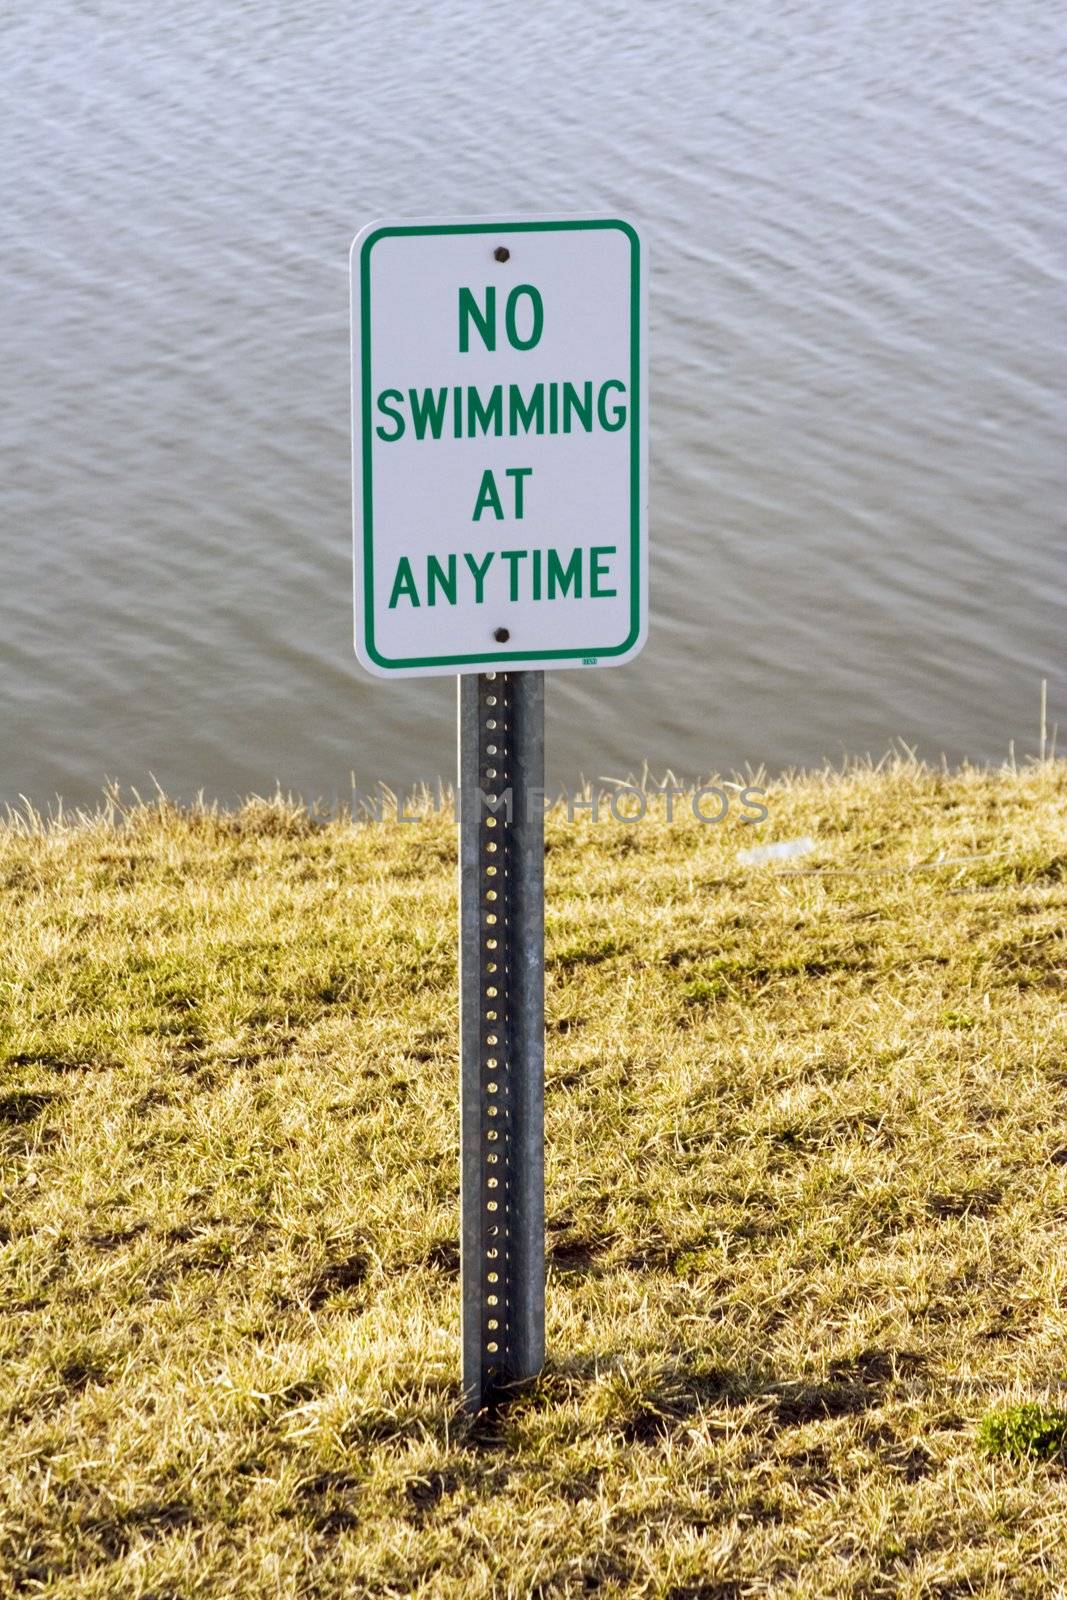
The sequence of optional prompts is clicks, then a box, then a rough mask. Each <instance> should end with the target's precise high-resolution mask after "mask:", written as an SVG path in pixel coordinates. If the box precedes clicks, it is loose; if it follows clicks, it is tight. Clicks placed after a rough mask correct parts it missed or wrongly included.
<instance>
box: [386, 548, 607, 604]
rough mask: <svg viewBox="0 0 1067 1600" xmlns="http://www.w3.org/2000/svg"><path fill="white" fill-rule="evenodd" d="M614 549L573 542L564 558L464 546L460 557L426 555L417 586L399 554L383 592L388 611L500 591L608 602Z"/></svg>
mask: <svg viewBox="0 0 1067 1600" xmlns="http://www.w3.org/2000/svg"><path fill="white" fill-rule="evenodd" d="M615 553H616V547H615V545H613V544H594V545H590V546H589V548H588V549H583V548H582V546H581V545H578V546H576V547H575V548H574V549H573V550H572V551H571V552H570V554H569V556H568V557H567V558H566V559H564V556H563V553H562V552H561V551H559V550H551V549H550V550H487V551H486V553H485V554H484V555H482V556H476V555H474V554H472V552H471V551H469V550H466V551H464V552H463V559H462V561H461V560H460V559H459V557H458V556H456V555H449V556H446V557H445V558H444V560H443V561H442V560H439V559H438V557H437V556H427V557H426V566H425V573H424V574H422V573H420V574H419V577H421V578H422V579H423V581H422V586H421V588H420V585H419V578H417V577H416V574H415V569H414V567H413V566H412V564H411V561H410V560H409V558H408V557H407V556H401V557H400V560H399V561H398V562H397V564H396V570H395V573H394V576H393V583H392V588H391V590H390V593H389V609H390V611H393V610H395V608H396V607H397V606H398V605H400V604H401V602H403V603H405V604H406V605H409V606H412V607H416V606H422V605H424V604H425V605H427V606H436V605H439V604H441V603H444V604H447V605H450V606H454V605H456V604H458V603H459V602H460V600H461V599H462V601H464V602H470V601H473V603H474V604H475V605H476V606H480V605H484V604H485V602H486V599H487V598H489V599H490V600H491V601H492V602H493V603H494V604H496V603H499V601H500V600H502V599H503V598H504V595H505V592H506V595H507V598H508V599H509V600H556V599H568V598H573V599H575V600H581V599H583V598H586V599H589V600H609V599H611V598H613V597H614V595H615V594H616V592H617V591H616V590H615V589H614V588H609V587H608V585H609V583H610V582H611V581H612V574H611V569H610V558H611V557H612V556H614V555H615ZM505 569H506V571H505ZM487 584H488V587H489V595H488V597H487V595H486V586H487ZM504 584H506V590H505V589H504V587H503V585H504Z"/></svg>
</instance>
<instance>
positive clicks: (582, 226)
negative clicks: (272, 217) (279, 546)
mask: <svg viewBox="0 0 1067 1600" xmlns="http://www.w3.org/2000/svg"><path fill="white" fill-rule="evenodd" d="M593 228H617V229H618V230H619V231H620V232H621V233H624V234H625V235H626V237H627V238H628V239H629V241H630V396H631V399H630V632H629V634H628V635H627V637H626V639H625V640H624V641H623V643H622V644H617V645H610V646H608V647H607V648H603V647H601V646H599V645H594V646H586V647H585V648H584V649H581V650H519V651H515V650H499V651H496V652H495V653H494V654H491V655H481V654H478V655H467V656H407V657H404V658H403V659H401V660H392V659H390V658H389V657H387V656H382V655H379V653H378V651H377V648H376V647H375V643H374V549H373V543H374V539H373V506H372V500H373V493H372V485H371V446H372V439H371V373H370V362H371V349H370V328H371V322H370V254H371V251H372V249H373V248H374V246H375V245H376V244H377V243H378V241H379V239H397V238H410V237H412V236H415V235H419V236H424V235H427V234H455V233H573V232H577V231H581V230H588V229H593ZM359 261H360V273H359V282H360V357H361V362H362V373H361V379H362V385H361V394H362V410H363V438H362V441H361V443H362V456H363V496H362V498H363V628H364V645H365V648H366V651H367V654H368V656H369V657H370V658H371V660H372V661H374V662H375V663H376V664H377V665H378V666H379V667H384V668H385V669H386V670H387V671H402V670H404V669H405V668H408V667H462V666H471V665H473V664H475V663H484V664H485V665H486V666H495V665H498V664H502V663H506V662H508V661H560V660H573V659H575V658H579V657H581V656H596V657H597V659H598V660H599V659H600V658H601V657H603V656H621V655H623V654H625V652H626V651H627V650H629V649H630V648H631V646H632V645H633V644H634V642H635V641H636V640H637V638H638V636H639V634H640V631H641V581H640V580H641V403H642V401H643V398H644V397H643V395H642V394H641V392H640V383H641V241H640V239H639V238H638V236H637V233H636V231H635V230H634V229H633V228H632V227H631V226H630V224H629V223H628V222H623V221H621V220H620V219H618V218H614V217H608V218H592V219H590V220H589V221H581V220H577V221H561V222H459V223H428V224H424V225H419V224H415V225H413V226H410V227H400V226H396V227H390V226H386V227H382V228H375V230H374V232H373V233H369V234H368V235H367V237H366V238H365V239H364V241H363V245H362V247H361V249H360V253H359Z"/></svg>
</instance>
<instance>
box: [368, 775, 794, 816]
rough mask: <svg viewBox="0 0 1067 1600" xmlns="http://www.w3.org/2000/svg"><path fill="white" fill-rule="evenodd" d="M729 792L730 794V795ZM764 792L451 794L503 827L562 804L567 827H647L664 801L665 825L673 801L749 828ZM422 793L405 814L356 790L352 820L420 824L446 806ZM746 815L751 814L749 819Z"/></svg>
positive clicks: (764, 812)
mask: <svg viewBox="0 0 1067 1600" xmlns="http://www.w3.org/2000/svg"><path fill="white" fill-rule="evenodd" d="M730 789H732V790H733V791H734V793H732V794H731V793H730V792H729V790H730ZM766 793H767V791H766V789H763V788H760V787H759V786H758V785H756V784H747V785H745V786H744V787H741V786H740V785H738V784H731V785H729V786H728V788H727V787H726V786H721V785H719V784H713V783H709V784H703V785H701V786H700V787H699V788H697V789H687V788H684V787H683V786H681V785H679V784H670V783H665V784H662V785H657V786H656V787H655V788H649V789H644V788H642V789H639V788H638V787H637V786H636V784H620V785H618V787H616V788H614V789H611V790H609V791H607V792H606V793H605V792H603V791H597V790H593V791H589V790H585V791H583V792H582V793H580V794H571V793H570V792H569V791H568V790H567V789H566V788H564V789H561V790H560V791H559V793H558V794H556V795H549V794H547V793H546V791H545V790H544V789H539V788H530V789H526V790H525V791H523V790H520V791H519V792H518V796H517V797H516V794H515V791H514V790H513V789H511V788H507V789H502V790H501V791H500V792H499V793H496V792H493V791H490V792H489V793H487V792H486V791H485V790H484V789H481V788H474V789H470V790H469V789H467V788H464V787H461V788H460V789H458V790H453V791H451V796H452V797H453V798H455V799H458V800H459V801H460V803H461V804H464V805H466V804H470V803H473V804H474V805H475V807H476V808H477V809H478V810H479V811H484V812H486V813H487V814H489V815H491V816H498V815H500V814H501V813H502V814H503V817H504V820H505V821H506V822H512V821H513V820H514V819H515V815H516V812H517V811H518V812H519V813H520V814H522V815H526V816H530V815H535V814H536V813H537V811H538V810H539V809H540V811H541V812H542V814H544V813H547V812H549V811H552V810H554V809H555V808H556V807H557V806H563V805H566V808H567V821H568V822H574V821H576V820H577V818H578V815H579V813H581V814H582V820H583V821H589V822H604V821H606V820H607V819H608V818H609V817H610V818H611V820H612V821H613V822H622V823H636V822H645V821H646V820H648V819H649V803H650V802H651V801H655V800H662V801H663V802H664V806H663V813H662V816H663V820H665V821H667V822H673V821H674V808H675V802H676V801H677V800H682V801H685V802H688V805H689V809H690V810H691V811H692V813H693V816H694V817H695V818H696V820H697V821H698V822H703V823H716V822H725V820H726V818H727V816H728V814H729V812H730V808H731V805H733V803H734V802H736V803H737V805H739V806H740V807H742V808H743V810H742V814H741V815H740V816H739V817H738V821H739V822H742V823H745V824H748V825H749V826H751V825H752V824H754V823H757V822H766V820H767V818H768V816H769V815H770V812H769V810H768V809H767V807H766V806H765V805H764V804H763V801H762V799H760V798H758V797H759V796H762V795H765V794H766ZM423 794H424V796H425V799H426V801H427V802H428V803H429V805H428V809H427V805H426V804H425V803H424V804H422V805H421V807H420V809H419V810H417V811H414V812H413V813H412V814H410V815H409V814H408V810H407V807H408V806H409V805H415V804H417V802H416V801H414V800H408V801H404V800H402V799H400V798H398V797H397V796H396V795H395V794H393V792H392V791H391V790H389V789H388V788H387V786H385V785H381V786H380V787H379V790H378V791H377V792H376V793H369V794H364V793H362V792H361V791H360V790H359V789H356V790H355V791H354V794H353V799H352V811H353V815H362V816H364V817H365V818H366V819H367V820H368V821H374V822H381V821H383V820H384V819H385V817H386V815H387V813H395V820H396V821H397V822H423V821H425V820H426V817H427V816H428V815H436V814H438V813H440V811H441V810H442V808H443V807H444V805H445V803H446V796H445V793H444V790H443V789H442V786H441V784H440V783H438V785H437V787H436V791H434V792H433V793H432V794H431V791H430V789H429V788H424V789H423ZM523 807H525V808H526V809H525V811H523V810H522V808H523ZM750 812H751V815H749V814H748V813H750ZM657 820H658V819H657Z"/></svg>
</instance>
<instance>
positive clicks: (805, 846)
mask: <svg viewBox="0 0 1067 1600" xmlns="http://www.w3.org/2000/svg"><path fill="white" fill-rule="evenodd" d="M814 849H815V840H814V839H809V838H808V837H807V835H805V837H804V838H803V839H783V840H782V841H781V842H780V843H779V844H758V845H756V846H755V847H754V848H753V849H752V850H739V851H738V852H737V859H738V861H739V862H740V864H741V866H743V867H758V866H759V865H760V864H761V863H762V862H764V861H789V860H790V859H791V858H792V857H793V856H807V855H810V854H811V852H812V851H813V850H814Z"/></svg>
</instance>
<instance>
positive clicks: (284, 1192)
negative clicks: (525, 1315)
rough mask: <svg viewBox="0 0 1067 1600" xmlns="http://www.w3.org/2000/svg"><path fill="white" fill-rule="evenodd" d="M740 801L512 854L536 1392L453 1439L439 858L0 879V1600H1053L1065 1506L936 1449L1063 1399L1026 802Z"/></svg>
mask: <svg viewBox="0 0 1067 1600" xmlns="http://www.w3.org/2000/svg"><path fill="white" fill-rule="evenodd" d="M769 803H770V807H771V817H770V821H769V822H768V823H767V824H765V825H763V826H762V827H761V828H759V829H753V828H748V829H745V828H742V827H740V826H739V825H737V824H735V823H733V822H730V823H728V824H724V825H723V826H720V827H705V828H700V827H698V826H697V825H696V824H695V823H693V822H692V820H688V821H687V820H686V818H685V816H684V815H683V816H682V817H681V820H680V821H676V823H675V824H674V825H673V826H670V827H668V826H666V825H664V824H658V825H655V824H649V823H646V824H645V825H643V826H641V827H631V828H626V827H624V826H621V825H619V824H613V823H610V822H609V823H605V824H601V825H600V826H597V827H593V826H591V825H589V824H588V823H586V824H584V825H582V824H578V825H575V826H567V824H566V823H565V822H556V823H553V824H552V825H551V827H550V830H549V832H550V854H549V858H548V869H549V874H548V876H549V904H550V910H549V943H548V952H549V985H548V1016H549V1034H548V1045H549V1048H548V1079H549V1083H548V1110H547V1122H548V1215H549V1228H550V1234H549V1244H550V1261H551V1268H550V1274H549V1284H548V1327H549V1342H550V1352H551V1355H550V1362H549V1367H548V1370H547V1372H546V1374H545V1376H544V1378H543V1381H542V1382H541V1383H540V1385H539V1387H538V1388H537V1389H536V1390H535V1392H534V1393H533V1394H531V1395H530V1396H529V1397H528V1398H527V1399H525V1400H523V1401H522V1402H520V1403H516V1404H515V1406H514V1407H513V1409H512V1410H511V1411H510V1413H509V1414H508V1415H507V1416H506V1418H505V1419H504V1420H502V1421H501V1422H499V1423H497V1424H495V1425H488V1424H486V1423H480V1424H474V1425H472V1424H470V1423H469V1422H467V1421H465V1420H464V1419H463V1418H462V1417H461V1415H460V1414H459V1411H458V1407H457V1401H458V1388H457V1374H456V1361H457V1320H458V1297H457V1281H456V1267H457V1251H456V1242H455V1241H456V1228H457V1219H456V1185H457V1161H456V1144H457V1116H456V1064H455V1055H456V1025H455V998H454V993H455V968H454V961H455V937H454V924H453V917H454V900H453V894H454V869H453V859H454V857H453V850H454V841H453V830H452V828H451V827H450V826H449V825H448V823H447V821H446V820H445V819H444V818H440V819H436V820H433V819H431V820H427V821H424V822H422V823H420V824H419V825H417V826H409V827H399V826H397V825H395V824H394V825H389V826H379V827H362V828H357V827H353V826H345V825H330V826H328V827H325V828H314V827H311V826H310V825H309V824H308V822H307V820H306V819H305V818H303V817H302V816H300V815H298V814H297V813H295V812H291V811H287V810H286V809H285V808H284V807H280V806H279V807H269V806H265V805H262V804H260V805H254V806H250V807H248V808H246V809H245V811H243V812H242V813H239V814H237V815H235V816H228V817H227V816H218V817H216V816H211V815H206V814H201V815H196V814H194V815H181V814H178V813H176V812H174V811H172V810H169V809H167V808H163V809H162V810H160V809H143V810H139V811H135V812H133V813H132V814H130V815H129V816H128V817H127V818H126V820H125V823H124V825H122V826H118V827H116V826H112V825H108V824H106V823H104V822H98V823H95V824H92V825H86V826H79V827H76V828H70V829H53V830H50V831H45V832H43V833H42V832H36V833H31V834H26V833H20V832H19V831H17V830H13V829H9V830H8V831H7V832H6V833H0V885H3V886H4V888H3V893H2V894H0V939H2V949H3V957H2V960H3V967H2V972H0V1060H2V1061H4V1062H5V1063H6V1064H5V1065H4V1066H3V1068H2V1074H3V1083H2V1086H0V1096H2V1098H0V1150H2V1156H3V1166H2V1172H0V1185H2V1192H0V1198H2V1204H3V1209H2V1214H0V1220H2V1229H0V1240H2V1244H0V1304H2V1305H3V1307H4V1309H5V1311H6V1313H7V1314H6V1316H5V1318H4V1321H3V1334H2V1346H0V1348H2V1372H0V1411H2V1413H3V1415H4V1418H5V1421H4V1426H3V1433H2V1441H3V1442H2V1443H0V1485H2V1492H0V1507H2V1510H0V1516H2V1525H0V1595H2V1596H4V1597H7V1596H14V1595H25V1594H43V1595H48V1596H57V1597H58V1596H63V1597H74V1596H77V1597H78V1600H97V1597H103V1596H109V1597H113V1596H142V1597H144V1596H149V1595H150V1596H153V1597H155V1600H164V1597H166V1600H169V1597H174V1596H181V1597H186V1596H193V1595H205V1596H206V1595H211V1596H215V1595H233V1596H241V1597H242V1600H245V1597H247V1600H260V1597H264V1600H265V1597H267V1596H271V1597H274V1596H278V1597H281V1596H294V1597H295V1596H297V1595H300V1596H322V1597H338V1600H340V1597H341V1596H342V1595H344V1596H350V1595H351V1596H357V1595H364V1594H366V1595H370V1594H375V1595H408V1594H415V1593H417V1594H419V1595H422V1596H435V1597H436V1596H441V1597H444V1596H450V1597H452V1596H455V1597H459V1596H462V1597H463V1600H476V1597H478V1596H482V1595H490V1594H499V1595H505V1594H506V1595H515V1596H526V1595H540V1596H545V1597H547V1596H569V1595H579V1594H591V1593H595V1594H597V1595H599V1596H601V1597H604V1600H608V1597H611V1596H617V1595H639V1594H648V1595H658V1596H671V1597H673V1600H684V1597H696V1596H703V1597H705V1600H714V1597H721V1600H727V1597H731V1596H740V1595H742V1594H745V1595H747V1594H752V1595H765V1594H772V1595H774V1596H776V1597H786V1596H791V1597H792V1596H796V1597H799V1596H804V1597H807V1600H825V1597H829V1596H837V1595H842V1596H843V1595H850V1596H876V1595H877V1596H882V1595H887V1596H888V1595H901V1596H920V1595H923V1596H940V1597H949V1596H963V1595H973V1594H979V1595H1020V1596H1021V1595H1026V1596H1039V1595H1040V1596H1045V1595H1049V1594H1053V1593H1056V1592H1057V1589H1056V1584H1057V1582H1060V1583H1064V1582H1067V1555H1065V1547H1067V1471H1065V1470H1064V1469H1063V1468H1061V1467H1058V1466H1056V1465H1055V1464H1045V1465H1015V1464H1011V1463H1005V1462H987V1461H985V1460H983V1459H982V1458H981V1456H980V1455H979V1453H978V1452H977V1450H976V1448H975V1429H976V1425H977V1422H978V1420H979V1418H980V1417H981V1416H982V1414H983V1413H984V1412H986V1411H987V1410H988V1409H989V1408H990V1407H991V1406H993V1405H996V1404H998V1403H1002V1402H1004V1401H1006V1400H1010V1399H1013V1398H1029V1397H1031V1396H1036V1397H1038V1398H1042V1397H1043V1398H1046V1399H1048V1398H1055V1397H1056V1395H1057V1394H1062V1387H1063V1384H1064V1381H1065V1379H1067V1339H1065V1326H1064V1295H1065V1290H1067V1050H1065V1019H1064V1007H1063V1000H1064V988H1063V969H1064V962H1063V957H1064V938H1063V932H1062V930H1063V925H1064V906H1065V902H1067V856H1065V849H1067V845H1065V834H1064V821H1065V815H1067V784H1065V781H1064V770H1063V766H1062V764H1059V765H1058V766H1057V767H1053V766H1051V765H1049V766H1045V767H1044V768H1031V769H1029V770H1027V771H1025V772H1020V773H1019V774H1017V775H1015V774H1012V773H1004V774H1001V775H997V776H982V775H978V774H963V775H961V776H958V777H952V778H947V777H944V776H937V775H931V774H928V773H924V772H922V771H921V770H920V769H918V768H916V767H913V766H908V765H902V766H898V767H897V768H896V769H894V770H892V771H889V772H885V773H883V774H881V775H878V776H875V775H872V774H870V773H863V772H855V773H852V774H850V775H846V776H844V777H836V778H809V779H803V780H799V781H797V782H795V783H793V784H789V785H785V786H783V787H781V788H778V789H776V790H774V791H773V792H772V795H771V798H770V802H769ZM801 833H811V834H813V835H814V836H815V837H816V839H817V841H818V849H817V852H816V854H814V855H812V856H809V857H807V858H805V860H803V861H801V862H796V863H783V864H777V865H773V864H772V865H771V866H769V867H763V868H759V869H748V870H744V869H742V868H740V867H739V866H738V865H737V860H736V857H737V850H738V848H739V847H740V846H744V845H752V844H753V843H754V842H755V839H756V837H761V838H785V837H789V836H791V835H795V834H801ZM754 836H755V837H754ZM939 857H941V858H949V859H948V860H947V861H946V864H944V865H936V864H935V863H936V862H937V860H938V858H939ZM955 858H968V859H966V860H964V861H962V862H957V861H956V859H955ZM789 867H792V869H793V870H792V871H790V870H787V869H788V868H789ZM1060 1592H1067V1591H1060Z"/></svg>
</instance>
